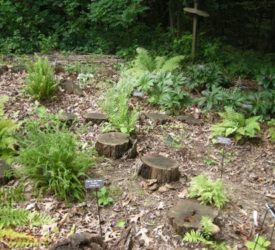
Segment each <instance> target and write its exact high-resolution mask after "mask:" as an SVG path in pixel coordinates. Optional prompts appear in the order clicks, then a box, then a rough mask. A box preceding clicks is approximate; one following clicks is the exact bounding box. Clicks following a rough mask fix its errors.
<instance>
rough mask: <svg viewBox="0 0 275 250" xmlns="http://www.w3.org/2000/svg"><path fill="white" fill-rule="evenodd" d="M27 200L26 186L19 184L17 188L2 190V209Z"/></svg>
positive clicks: (2, 188) (4, 188) (0, 200)
mask: <svg viewBox="0 0 275 250" xmlns="http://www.w3.org/2000/svg"><path fill="white" fill-rule="evenodd" d="M24 200H25V195H24V186H23V185H22V184H19V185H18V186H16V187H1V188H0V203H1V205H0V207H1V206H7V205H12V204H14V203H18V202H21V201H24Z"/></svg>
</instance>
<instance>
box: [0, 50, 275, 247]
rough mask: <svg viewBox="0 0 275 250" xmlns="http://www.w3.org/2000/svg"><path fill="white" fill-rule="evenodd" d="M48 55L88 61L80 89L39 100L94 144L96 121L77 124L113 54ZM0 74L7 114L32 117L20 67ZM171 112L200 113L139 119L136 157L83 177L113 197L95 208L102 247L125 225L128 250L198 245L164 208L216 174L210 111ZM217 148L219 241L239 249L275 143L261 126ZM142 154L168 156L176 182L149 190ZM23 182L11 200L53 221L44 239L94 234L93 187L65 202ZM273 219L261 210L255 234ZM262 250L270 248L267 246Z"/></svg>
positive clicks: (269, 193) (274, 192)
mask: <svg viewBox="0 0 275 250" xmlns="http://www.w3.org/2000/svg"><path fill="white" fill-rule="evenodd" d="M50 59H51V61H53V62H54V61H55V62H58V63H60V64H63V65H65V64H67V63H73V62H82V63H85V62H87V63H89V64H91V63H93V64H94V65H95V66H96V73H95V77H94V78H93V79H92V81H91V82H90V84H89V85H88V86H87V88H86V89H84V91H83V95H81V96H80V95H77V94H69V93H66V92H64V91H62V89H60V90H59V92H58V94H57V96H56V98H55V100H54V101H53V102H50V103H44V105H45V106H46V107H47V108H48V110H49V111H50V112H52V113H57V112H59V111H60V110H61V109H62V110H63V111H64V112H68V113H74V114H76V115H77V117H78V120H77V122H75V123H74V124H73V127H72V128H71V129H72V130H73V131H77V134H78V136H79V138H80V140H81V141H82V142H83V143H85V144H86V145H90V146H94V145H95V142H96V138H97V137H98V135H99V134H100V133H101V131H102V126H103V125H102V124H101V125H97V124H94V125H89V124H88V125H87V124H86V125H85V126H83V125H84V120H85V114H87V113H89V112H101V110H100V107H99V104H98V103H99V101H100V99H101V98H102V96H103V94H104V92H105V91H106V88H108V87H109V86H111V85H112V83H113V82H115V81H117V79H118V70H117V69H118V66H119V64H120V63H121V60H119V59H118V58H116V57H113V56H92V55H82V56H81V55H70V56H62V55H59V54H56V55H51V56H50ZM15 63H17V62H16V60H13V61H9V62H8V63H7V64H8V66H10V65H13V64H15ZM1 73H2V74H0V95H7V96H9V98H10V99H9V101H8V103H7V105H6V108H5V110H6V113H7V114H8V116H9V117H11V118H13V119H15V120H19V121H21V120H23V119H26V118H31V117H34V116H35V107H36V105H37V104H35V102H34V101H33V100H32V98H30V97H29V96H27V95H26V94H24V91H23V88H24V78H25V76H26V73H25V71H16V72H15V71H12V70H11V67H10V70H8V71H4V72H1ZM57 78H58V79H63V80H66V79H69V78H70V74H69V73H66V72H59V73H58V74H57ZM131 103H132V104H137V105H139V107H140V110H141V111H142V112H143V113H145V112H147V113H148V112H160V111H159V110H158V109H157V108H152V107H150V106H148V105H147V104H146V96H145V97H142V98H140V97H138V98H137V97H133V98H132V99H131ZM179 115H188V116H191V117H194V119H200V120H201V121H202V123H201V124H194V125H192V123H191V124H190V123H189V124H187V123H185V121H184V120H182V121H180V120H178V119H177V117H172V118H171V120H170V121H169V122H167V123H165V124H156V123H153V122H151V121H150V120H148V119H141V121H140V124H139V127H138V133H137V151H138V156H137V157H136V158H135V159H124V158H122V159H118V160H112V159H101V160H100V161H98V162H97V164H96V165H95V166H94V167H93V168H92V169H91V170H90V172H89V174H90V176H91V177H103V178H104V179H105V183H106V185H107V186H108V188H109V190H110V194H111V197H112V198H113V199H114V203H113V205H110V206H107V207H102V208H101V209H100V211H101V220H102V222H101V226H102V232H103V237H104V242H105V243H106V244H107V246H108V248H109V249H118V247H117V242H119V241H120V239H121V237H122V236H123V235H125V231H126V230H128V229H129V227H130V228H131V230H129V231H127V232H130V233H128V234H127V235H128V236H127V237H129V234H131V235H130V236H131V238H132V240H133V244H132V245H133V249H158V250H170V249H171V250H173V249H202V247H201V246H194V245H190V244H187V243H184V242H183V241H182V235H177V234H176V232H175V231H174V229H173V228H172V226H171V225H170V223H169V219H168V217H167V213H168V211H169V209H170V208H171V207H172V206H173V205H174V204H176V203H177V201H178V199H184V198H186V195H187V188H188V183H189V181H190V179H191V178H192V177H193V176H196V175H198V174H200V173H206V174H209V175H210V176H211V177H213V178H215V179H217V178H219V177H220V172H219V164H220V158H221V147H220V146H217V145H214V144H213V143H212V142H211V140H210V139H209V135H210V132H209V128H210V126H211V124H212V123H213V122H214V121H215V119H216V116H215V115H213V114H207V113H204V112H202V111H201V110H199V109H197V108H190V109H188V110H185V111H183V112H182V113H181V114H179ZM225 150H226V156H225V172H224V175H223V180H224V182H225V186H226V191H227V192H228V194H229V197H230V202H229V203H228V205H226V207H225V208H224V209H222V210H221V211H220V213H219V216H218V225H219V227H220V229H221V233H220V235H221V236H220V239H223V240H226V241H227V242H228V243H229V244H230V245H231V246H232V247H233V246H236V247H237V249H246V248H245V247H244V244H245V241H246V240H247V239H251V235H252V236H254V235H255V233H257V232H258V230H257V227H254V226H253V211H257V214H258V223H259V224H260V223H261V220H262V218H263V215H264V213H265V204H266V203H269V204H271V205H274V203H275V188H274V187H275V178H274V177H275V171H274V169H275V145H274V144H272V143H271V142H270V141H269V139H268V136H267V131H266V129H264V130H263V131H262V134H261V138H258V139H256V140H250V141H249V140H248V141H246V142H245V143H244V144H242V145H240V144H233V145H230V146H226V148H225ZM148 153H150V154H161V155H163V156H166V157H169V158H171V159H173V160H175V161H176V162H177V163H178V165H179V171H180V173H181V178H180V180H179V181H177V182H174V183H170V184H162V186H160V185H158V184H156V183H154V184H153V186H154V188H152V183H150V180H149V181H148V180H144V179H143V178H142V177H140V176H138V175H137V169H138V166H139V164H140V159H139V158H140V157H141V156H143V155H145V154H148ZM17 182H18V180H15V181H14V180H13V181H11V182H10V183H9V185H16V183H17ZM25 185H26V192H27V196H28V199H27V201H26V202H23V203H22V204H20V205H18V206H20V207H25V208H28V209H36V210H39V211H44V212H46V213H49V214H51V215H52V216H53V217H55V218H56V219H57V225H55V227H56V226H57V227H58V232H57V233H51V234H50V236H49V239H50V241H51V242H53V243H54V242H56V241H57V240H58V239H61V238H62V237H65V236H66V235H68V233H69V232H70V231H71V229H72V228H73V227H74V226H75V228H76V231H77V232H81V231H86V232H89V233H98V232H99V224H98V219H97V206H96V200H95V195H94V194H93V193H87V199H86V201H85V202H83V203H78V204H71V205H69V206H68V205H66V204H64V203H62V202H60V201H58V200H56V199H55V198H54V197H52V196H50V195H48V196H44V198H39V199H37V198H36V197H35V196H34V194H33V191H32V184H31V183H30V182H29V181H26V183H25ZM268 216H269V215H268ZM120 220H123V221H125V222H126V226H127V227H128V229H125V228H121V227H118V226H117V222H118V221H120ZM274 220H275V218H273V221H274ZM273 221H272V217H271V216H269V217H268V220H266V223H265V225H264V229H263V231H261V233H265V232H270V231H271V226H272V222H273ZM53 227H54V226H53ZM24 230H25V231H26V232H30V233H33V234H34V235H37V236H41V235H42V234H43V232H45V230H49V228H47V229H45V228H42V230H41V229H39V228H22V231H24ZM267 235H270V234H267ZM273 238H275V237H273ZM274 240H275V239H274ZM274 240H273V245H274V244H275V242H274ZM39 249H48V247H41V248H39ZM270 249H275V246H274V247H273V248H270Z"/></svg>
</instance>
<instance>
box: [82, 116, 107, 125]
mask: <svg viewBox="0 0 275 250" xmlns="http://www.w3.org/2000/svg"><path fill="white" fill-rule="evenodd" d="M107 121H108V118H107V116H106V115H104V114H102V113H87V114H86V115H85V122H91V123H92V124H97V125H99V124H101V123H103V122H107Z"/></svg>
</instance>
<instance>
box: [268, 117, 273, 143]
mask: <svg viewBox="0 0 275 250" xmlns="http://www.w3.org/2000/svg"><path fill="white" fill-rule="evenodd" d="M267 124H268V126H269V129H268V131H269V135H270V138H271V140H272V141H275V119H271V120H270V121H269V122H268V123H267Z"/></svg>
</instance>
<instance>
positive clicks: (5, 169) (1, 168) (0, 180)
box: [0, 160, 12, 186]
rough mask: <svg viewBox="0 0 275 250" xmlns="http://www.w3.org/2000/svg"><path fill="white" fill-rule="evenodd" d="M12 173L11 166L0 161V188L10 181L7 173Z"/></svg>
mask: <svg viewBox="0 0 275 250" xmlns="http://www.w3.org/2000/svg"><path fill="white" fill-rule="evenodd" d="M11 171H12V169H11V166H10V165H9V164H8V163H6V162H5V161H3V160H0V186H3V185H6V184H7V183H8V182H9V181H10V179H11V178H10V177H9V175H7V174H8V173H10V172H11Z"/></svg>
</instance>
